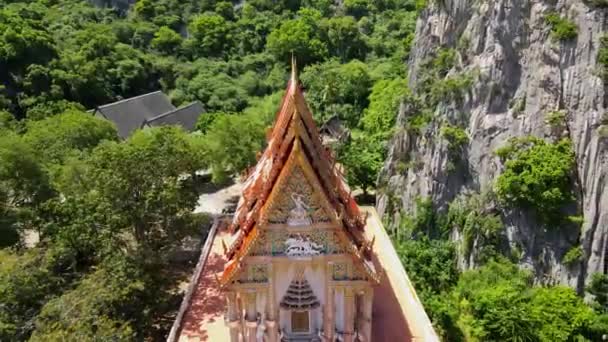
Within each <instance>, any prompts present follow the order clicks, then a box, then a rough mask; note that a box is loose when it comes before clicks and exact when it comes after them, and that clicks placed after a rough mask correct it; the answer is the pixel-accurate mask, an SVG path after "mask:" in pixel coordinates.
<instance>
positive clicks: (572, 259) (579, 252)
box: [563, 245, 583, 266]
mask: <svg viewBox="0 0 608 342" xmlns="http://www.w3.org/2000/svg"><path fill="white" fill-rule="evenodd" d="M582 257H583V248H582V247H581V246H580V245H577V246H574V247H572V248H570V250H568V252H566V254H565V255H564V259H563V261H564V263H565V264H566V265H569V266H572V265H574V264H575V263H577V262H579V261H581V258H582Z"/></svg>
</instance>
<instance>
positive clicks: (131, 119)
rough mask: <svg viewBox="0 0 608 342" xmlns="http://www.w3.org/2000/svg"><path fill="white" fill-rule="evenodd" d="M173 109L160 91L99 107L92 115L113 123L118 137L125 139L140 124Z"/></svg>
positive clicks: (139, 126)
mask: <svg viewBox="0 0 608 342" xmlns="http://www.w3.org/2000/svg"><path fill="white" fill-rule="evenodd" d="M174 109H175V106H173V105H172V104H171V101H170V100H169V98H168V97H167V95H165V94H164V93H163V92H162V91H160V90H159V91H155V92H152V93H148V94H143V95H139V96H135V97H131V98H128V99H124V100H121V101H117V102H114V103H109V104H106V105H103V106H99V107H97V108H96V109H95V111H94V113H99V114H100V115H101V116H102V117H104V118H106V119H108V120H110V121H112V122H114V124H115V125H116V129H117V130H118V135H119V136H120V137H121V138H123V139H124V138H127V137H128V136H129V135H130V134H131V133H132V132H133V131H134V130H136V129H138V128H141V125H142V122H144V121H145V120H148V119H152V118H154V117H156V116H158V115H161V114H163V113H167V112H170V111H172V110H174Z"/></svg>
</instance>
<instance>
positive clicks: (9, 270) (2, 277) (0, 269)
mask: <svg viewBox="0 0 608 342" xmlns="http://www.w3.org/2000/svg"><path fill="white" fill-rule="evenodd" d="M68 260H69V255H66V254H60V253H57V252H56V250H52V249H51V250H46V251H45V250H40V249H37V248H36V249H31V250H28V251H26V252H24V253H23V254H14V253H10V252H8V250H0V298H2V305H0V338H1V339H2V341H24V340H27V339H28V337H29V335H30V333H31V332H32V330H33V329H34V320H35V317H36V315H37V314H38V312H39V310H40V308H41V307H42V306H43V305H44V303H45V302H46V301H47V300H48V299H49V298H52V297H53V296H54V295H56V294H57V293H58V292H60V291H61V290H62V289H63V286H64V285H65V283H66V281H65V280H67V279H69V277H67V275H66V274H64V275H66V279H65V280H64V279H62V277H61V272H64V271H65V270H66V269H67V267H66V266H68V265H69V261H68Z"/></svg>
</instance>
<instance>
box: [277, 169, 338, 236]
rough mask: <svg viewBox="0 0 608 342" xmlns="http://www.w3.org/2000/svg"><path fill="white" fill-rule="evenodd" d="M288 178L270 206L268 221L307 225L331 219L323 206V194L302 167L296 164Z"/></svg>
mask: <svg viewBox="0 0 608 342" xmlns="http://www.w3.org/2000/svg"><path fill="white" fill-rule="evenodd" d="M286 180H287V181H286V182H285V184H284V185H283V186H282V187H280V188H279V189H277V190H278V193H277V196H276V197H275V198H274V199H273V203H272V204H271V206H270V208H268V216H267V218H268V223H271V224H278V223H282V224H289V225H307V223H308V224H316V223H324V222H330V221H331V218H330V217H331V216H330V215H329V213H328V212H327V210H326V209H325V207H324V206H323V202H322V201H323V199H322V197H321V196H323V195H322V194H319V193H318V192H317V191H315V189H314V188H313V186H312V184H311V182H310V181H309V180H308V179H307V177H306V175H305V174H304V170H303V169H302V167H300V166H299V165H294V167H293V169H292V170H291V172H290V173H289V174H288V175H287V176H286Z"/></svg>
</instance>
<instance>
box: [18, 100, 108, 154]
mask: <svg viewBox="0 0 608 342" xmlns="http://www.w3.org/2000/svg"><path fill="white" fill-rule="evenodd" d="M26 130H27V131H26V133H25V134H24V136H23V139H24V141H25V142H26V143H27V144H29V145H30V146H31V147H32V148H33V149H34V150H35V151H39V154H40V155H39V158H40V160H44V161H46V162H47V163H53V164H63V162H64V161H65V159H66V158H68V157H69V156H74V155H80V154H82V153H86V152H89V151H90V150H92V149H93V148H94V147H95V146H97V145H98V144H99V143H101V142H102V141H103V140H113V141H117V140H118V135H117V133H116V128H115V127H114V125H113V124H112V123H111V122H109V121H107V120H103V119H100V118H97V117H95V116H93V115H91V114H87V113H84V112H79V111H68V112H65V113H63V114H60V115H57V116H53V117H49V118H46V119H43V120H40V121H30V122H28V123H27V125H26Z"/></svg>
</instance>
